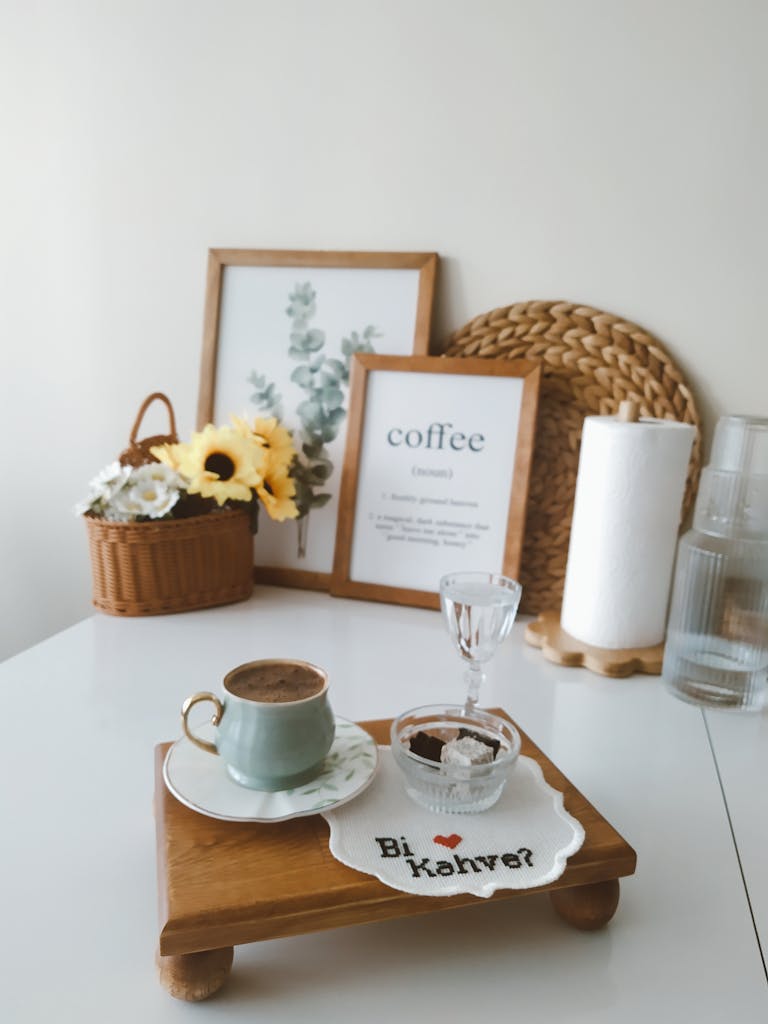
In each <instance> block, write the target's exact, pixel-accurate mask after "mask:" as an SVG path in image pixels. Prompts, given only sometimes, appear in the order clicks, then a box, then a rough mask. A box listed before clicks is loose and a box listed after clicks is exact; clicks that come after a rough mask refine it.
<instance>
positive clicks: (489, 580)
mask: <svg viewBox="0 0 768 1024" xmlns="http://www.w3.org/2000/svg"><path fill="white" fill-rule="evenodd" d="M522 592H523V588H522V587H521V586H520V584H519V583H518V582H517V580H512V579H509V577H507V576H500V575H499V574H498V573H494V572H453V573H449V574H448V575H447V576H443V578H442V579H441V580H440V606H441V608H442V610H443V618H444V619H445V622H446V624H447V626H448V632H449V634H450V636H451V639H452V640H453V643H454V645H455V647H456V648H457V650H458V652H459V654H460V655H461V657H462V658H463V659H464V661H465V662H466V663H467V669H466V672H465V674H464V681H465V682H466V684H467V699H466V702H465V705H464V709H465V711H466V712H467V713H468V714H469V713H471V712H472V710H473V709H474V707H475V706H476V704H477V700H478V696H479V693H480V687H481V685H482V683H483V681H484V679H485V672H484V669H483V666H484V665H485V664H486V662H488V661H490V659H491V658H492V657H493V655H494V653H495V652H496V648H497V647H498V646H499V644H500V643H501V642H502V640H504V639H506V637H507V636H508V635H509V631H510V630H511V629H512V623H513V622H514V621H515V616H516V615H517V606H518V605H519V604H520V595H521V594H522Z"/></svg>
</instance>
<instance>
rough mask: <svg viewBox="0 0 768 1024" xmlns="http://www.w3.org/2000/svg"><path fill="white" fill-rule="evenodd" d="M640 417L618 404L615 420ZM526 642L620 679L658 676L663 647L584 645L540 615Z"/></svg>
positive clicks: (633, 406) (556, 617) (572, 664)
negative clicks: (617, 648)
mask: <svg viewBox="0 0 768 1024" xmlns="http://www.w3.org/2000/svg"><path fill="white" fill-rule="evenodd" d="M638 416H639V409H638V405H637V403H636V402H633V401H631V400H627V401H624V402H621V403H620V404H619V412H618V418H619V419H620V420H621V421H622V422H624V423H635V422H637V419H638ZM525 639H526V641H527V642H528V643H529V644H531V646H532V647H538V648H540V650H541V652H542V653H543V655H544V657H545V658H546V659H547V660H548V661H553V662H555V664H557V665H564V666H566V667H567V668H587V669H589V670H590V671H591V672H596V673H597V674H598V675H601V676H612V677H614V678H623V677H624V676H631V675H632V674H633V673H635V672H645V673H646V674H647V675H652V676H658V675H661V665H662V661H663V659H664V644H663V643H660V644H656V645H655V646H654V647H624V648H621V649H619V650H608V649H607V648H604V647H594V646H592V644H586V643H583V642H582V641H581V640H577V639H576V637H573V636H571V635H570V633H566V631H565V630H564V629H563V627H562V626H561V625H560V613H559V612H554V611H547V612H542V613H541V614H540V615H539V617H538V618H537V619H536V621H535V622H531V623H529V624H528V626H527V627H526V630H525Z"/></svg>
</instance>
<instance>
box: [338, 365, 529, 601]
mask: <svg viewBox="0 0 768 1024" xmlns="http://www.w3.org/2000/svg"><path fill="white" fill-rule="evenodd" d="M540 374H541V368H540V364H539V363H538V362H536V361H534V360H522V359H521V360H488V359H473V358H468V359H452V358H434V357H429V356H423V357H412V358H402V357H392V356H378V355H356V356H355V359H354V365H353V371H352V388H351V399H350V410H349V425H348V431H347V449H346V453H345V459H344V471H343V476H342V488H341V502H340V506H339V515H338V519H337V532H336V549H335V559H334V570H333V580H332V584H331V593H333V594H336V595H338V596H341V597H359V598H366V599H369V600H374V601H390V602H394V603H399V604H411V605H416V606H419V607H422V608H439V607H440V598H439V593H438V585H439V579H440V576H442V575H443V574H445V573H448V572H458V571H461V570H472V569H478V570H487V571H490V572H502V573H504V574H505V575H507V576H512V577H516V576H517V575H518V573H519V569H520V556H521V552H522V544H523V531H524V525H525V509H526V503H527V500H528V483H529V477H530V468H531V460H532V455H533V444H534V434H535V426H536V411H537V406H538V393H539V380H540Z"/></svg>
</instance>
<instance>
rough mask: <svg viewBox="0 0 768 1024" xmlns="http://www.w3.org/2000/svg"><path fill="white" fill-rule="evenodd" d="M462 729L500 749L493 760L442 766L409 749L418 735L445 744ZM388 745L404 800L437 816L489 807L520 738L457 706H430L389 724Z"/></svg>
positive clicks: (492, 719)
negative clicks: (399, 773)
mask: <svg viewBox="0 0 768 1024" xmlns="http://www.w3.org/2000/svg"><path fill="white" fill-rule="evenodd" d="M464 729H466V730H468V731H469V732H470V733H474V734H475V737H476V738H481V741H482V740H486V741H489V742H490V743H495V742H497V743H498V744H499V748H498V751H497V753H496V756H495V758H494V760H492V761H490V762H488V763H485V764H470V765H461V764H443V763H440V762H438V761H435V760H430V759H429V758H427V757H422V756H420V755H419V754H415V753H413V751H412V750H411V749H410V741H411V738H412V737H414V736H415V735H416V734H417V733H419V732H423V733H426V734H427V735H428V736H431V737H435V738H436V739H438V740H442V741H443V742H444V743H447V742H449V741H450V740H453V739H457V738H458V737H459V732H460V730H464ZM390 740H391V749H392V756H393V757H394V759H395V763H396V764H397V766H398V768H399V769H400V770H401V771H402V773H403V777H404V780H405V791H406V793H407V794H408V796H409V797H410V798H411V799H412V800H414V801H415V802H416V803H417V804H420V805H421V806H422V807H426V808H427V809H428V810H430V811H437V812H438V813H441V814H476V813H477V812H478V811H485V810H487V809H488V808H489V807H492V806H493V805H494V804H495V803H496V801H497V800H498V799H499V797H500V796H501V791H502V790H503V789H504V785H505V783H506V781H507V778H508V776H509V773H510V770H511V769H512V766H513V765H514V763H515V761H517V758H518V756H519V754H520V734H519V733H518V731H517V729H515V727H514V726H513V725H512V724H511V723H510V722H508V721H507V720H506V719H505V718H499V717H498V715H492V714H490V712H488V711H479V710H477V709H475V710H473V711H470V712H467V711H466V710H465V708H464V707H462V706H460V705H457V704H433V705H427V706H425V707H420V708H412V709H411V710H410V711H405V712H403V714H402V715H400V716H399V717H398V718H396V719H395V720H394V721H393V723H392V727H391V730H390Z"/></svg>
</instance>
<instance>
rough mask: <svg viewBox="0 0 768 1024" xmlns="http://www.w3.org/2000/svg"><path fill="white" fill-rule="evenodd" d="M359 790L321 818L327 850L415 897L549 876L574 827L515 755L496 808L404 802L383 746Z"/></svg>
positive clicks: (577, 831)
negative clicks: (446, 808) (463, 809)
mask: <svg viewBox="0 0 768 1024" xmlns="http://www.w3.org/2000/svg"><path fill="white" fill-rule="evenodd" d="M380 755H381V757H380V765H379V771H378V774H377V777H376V779H375V780H374V782H373V784H372V785H371V786H370V788H369V789H367V790H366V792H365V793H363V794H362V795H361V796H359V797H357V799H355V800H353V801H352V802H351V803H349V804H346V805H345V806H344V807H340V808H339V809H338V810H335V811H327V812H325V813H324V814H323V817H324V818H325V819H326V821H327V822H328V824H329V825H330V827H331V837H330V841H329V846H330V850H331V853H332V854H333V856H334V857H335V858H336V859H337V860H339V861H341V863H342V864H346V865H347V866H348V867H351V868H356V869H357V870H358V871H362V872H364V873H365V874H368V875H375V876H376V877H377V878H379V879H380V880H381V881H382V882H384V884H385V885H388V886H390V887H391V888H393V889H400V890H402V891H403V892H410V893H415V894H417V895H420V896H453V895H456V894H457V893H472V894H473V895H475V896H484V897H487V896H490V895H491V894H492V893H494V892H495V891H496V890H497V889H530V888H533V887H534V886H538V885H547V884H548V883H549V882H553V881H554V880H555V879H556V878H559V877H560V875H561V874H562V873H563V871H564V870H565V865H566V861H567V859H568V857H570V856H571V854H573V853H575V852H576V851H577V850H578V849H579V848H580V847H581V845H582V843H583V842H584V829H583V828H582V826H581V825H580V824H579V822H578V821H577V820H576V819H575V818H574V817H572V816H571V815H570V814H569V813H568V812H567V811H566V810H565V808H564V807H563V795H562V793H558V792H557V791H556V790H554V789H552V787H551V786H549V785H548V784H547V783H546V782H545V781H544V777H543V775H542V772H541V768H540V767H539V766H538V764H537V763H536V762H535V761H534V760H532V759H531V758H529V757H520V758H518V761H517V763H516V764H515V766H514V768H513V769H512V772H511V773H510V776H509V781H508V782H507V784H506V786H505V787H504V790H503V792H502V794H501V797H500V798H499V801H498V803H497V804H495V805H494V806H493V807H491V808H490V809H489V810H487V811H483V812H482V813H480V814H436V813H434V812H432V811H427V810H425V809H424V808H421V807H419V806H418V804H415V803H413V801H412V800H411V799H410V798H409V797H408V796H407V794H406V792H405V789H404V787H403V779H402V775H401V773H400V771H399V769H398V767H397V765H396V764H395V762H394V760H393V758H392V755H391V752H390V749H389V747H384V748H382V749H381V750H380Z"/></svg>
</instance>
